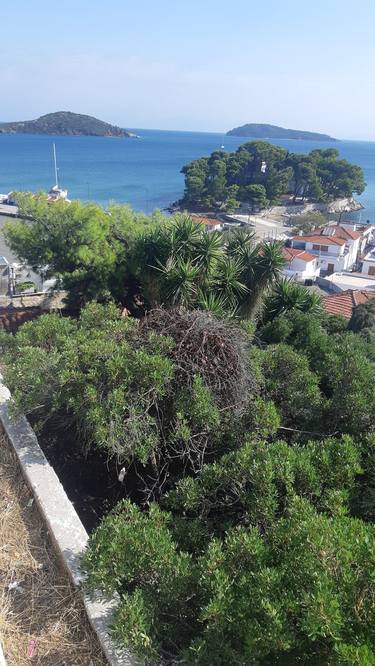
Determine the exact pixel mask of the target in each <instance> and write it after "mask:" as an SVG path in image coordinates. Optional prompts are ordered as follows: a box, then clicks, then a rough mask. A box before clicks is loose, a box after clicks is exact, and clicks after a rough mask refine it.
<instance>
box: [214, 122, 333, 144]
mask: <svg viewBox="0 0 375 666" xmlns="http://www.w3.org/2000/svg"><path fill="white" fill-rule="evenodd" d="M227 135H228V136H248V137H251V138H252V139H304V140H305V141H337V139H334V138H333V137H332V136H329V135H328V134H320V133H319V132H305V131H303V130H294V129H285V127H278V126H277V125H267V124H265V123H246V125H241V126H240V127H235V128H234V129H232V130H229V132H227Z"/></svg>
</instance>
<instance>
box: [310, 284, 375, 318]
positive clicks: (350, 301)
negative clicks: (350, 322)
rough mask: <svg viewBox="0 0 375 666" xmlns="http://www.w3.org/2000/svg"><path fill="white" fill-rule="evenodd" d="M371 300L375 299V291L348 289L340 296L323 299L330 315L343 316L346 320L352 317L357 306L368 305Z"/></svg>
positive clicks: (333, 295)
mask: <svg viewBox="0 0 375 666" xmlns="http://www.w3.org/2000/svg"><path fill="white" fill-rule="evenodd" d="M371 298H375V290H374V291H371V290H368V289H347V290H346V291H342V292H341V293H340V294H332V295H331V296H325V297H324V298H322V303H323V307H324V309H325V311H326V312H328V314H331V315H336V314H338V315H342V316H343V317H345V318H346V319H350V317H351V316H352V312H353V308H354V307H355V306H356V305H360V304H362V303H367V301H369V300H370V299H371Z"/></svg>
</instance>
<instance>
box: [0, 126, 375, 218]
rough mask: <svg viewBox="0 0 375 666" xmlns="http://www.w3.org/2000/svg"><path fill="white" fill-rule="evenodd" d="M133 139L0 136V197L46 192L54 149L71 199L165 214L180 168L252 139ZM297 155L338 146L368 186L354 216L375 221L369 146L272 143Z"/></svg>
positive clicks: (164, 135) (205, 135)
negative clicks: (160, 210)
mask: <svg viewBox="0 0 375 666" xmlns="http://www.w3.org/2000/svg"><path fill="white" fill-rule="evenodd" d="M131 131H132V132H134V133H136V134H137V135H138V136H139V138H137V139H135V138H134V139H133V138H132V139H118V138H111V137H85V136H50V135H48V136H47V135H31V134H0V193H7V192H9V191H12V190H27V191H38V190H47V189H49V188H50V187H51V186H52V185H53V184H54V168H53V143H55V144H56V151H57V160H58V175H59V183H60V186H61V187H63V188H66V189H68V196H69V198H70V199H80V200H82V201H96V202H98V203H100V204H102V205H104V206H107V205H108V204H109V203H110V202H117V203H127V204H129V205H130V206H131V207H132V208H134V209H135V210H137V211H144V212H145V213H150V212H151V211H153V210H154V209H155V208H159V209H166V208H167V207H168V206H170V205H171V204H172V203H174V202H175V201H177V200H178V199H179V198H180V197H181V195H182V193H183V189H184V177H183V174H181V168H182V166H183V165H184V164H186V163H188V162H190V161H191V160H194V159H197V158H198V157H202V156H204V155H209V154H210V153H211V152H212V151H213V150H218V149H220V148H221V147H222V146H223V147H224V148H223V149H224V150H226V151H229V152H230V151H233V150H236V149H237V148H238V147H239V146H240V145H241V144H242V143H245V142H246V141H250V140H251V139H247V138H243V137H233V136H226V135H225V134H220V133H212V132H176V131H165V130H145V129H134V128H133V129H132V130H131ZM271 143H274V144H276V145H280V146H282V147H283V148H286V149H288V150H289V151H291V152H296V153H308V152H310V151H311V150H313V149H314V148H330V147H333V148H337V149H338V150H339V152H340V156H341V157H343V158H345V159H347V160H349V161H350V162H353V163H354V164H358V165H359V166H361V167H362V168H363V170H364V173H365V180H366V182H367V187H366V190H365V192H364V193H363V194H362V195H361V196H360V197H357V198H358V199H359V200H360V201H361V203H362V204H363V206H364V207H365V209H364V210H363V211H361V213H353V214H351V215H350V217H351V218H356V217H357V218H358V217H359V216H360V217H361V220H362V221H366V220H367V219H369V220H370V221H371V222H374V223H375V142H372V141H339V142H327V141H324V142H319V141H299V140H280V141H274V140H273V141H271Z"/></svg>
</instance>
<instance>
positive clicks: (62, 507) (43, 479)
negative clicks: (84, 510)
mask: <svg viewBox="0 0 375 666" xmlns="http://www.w3.org/2000/svg"><path fill="white" fill-rule="evenodd" d="M9 400H10V393H9V391H8V389H7V388H6V387H5V386H4V385H3V384H1V376H0V424H2V426H3V429H4V432H5V434H6V436H7V438H8V440H9V443H10V445H11V446H12V448H13V449H14V451H15V453H16V456H17V458H18V460H19V463H20V466H21V470H22V473H23V476H24V478H25V480H26V482H27V484H28V486H29V487H30V489H31V491H32V493H33V495H34V498H35V501H36V503H37V505H38V508H39V511H40V513H41V515H42V517H43V519H44V521H45V523H46V525H47V528H48V531H49V534H50V536H51V538H52V540H53V541H54V543H55V546H56V548H57V552H58V554H59V555H60V557H61V559H62V562H63V564H64V566H65V568H66V570H67V571H68V573H69V575H70V577H71V579H72V581H73V583H74V585H75V586H76V587H78V586H80V584H81V583H82V582H83V575H82V572H81V570H80V561H81V557H82V555H83V553H84V551H85V548H86V546H87V542H88V534H87V532H86V530H85V528H84V527H83V525H82V523H81V521H80V519H79V517H78V515H77V513H76V511H75V509H74V507H73V505H72V503H71V502H70V500H69V499H68V497H67V495H66V493H65V490H64V488H63V486H62V485H61V483H60V481H59V479H58V477H57V475H56V473H55V471H54V470H53V468H52V467H51V465H50V464H49V463H48V461H47V459H46V457H45V455H44V453H43V451H42V449H41V448H40V446H39V443H38V440H37V437H36V435H35V433H34V431H33V430H32V428H31V426H30V424H29V423H28V421H27V419H26V418H25V416H20V417H17V418H15V417H14V416H13V415H12V413H11V410H10V408H9ZM82 599H83V602H84V606H85V609H86V613H87V617H88V619H89V621H90V624H91V625H92V628H93V630H94V631H95V633H96V635H97V637H98V640H99V643H100V645H101V648H102V650H103V652H104V654H105V656H106V658H107V660H108V662H109V664H110V665H111V666H136V664H139V661H138V660H137V659H136V658H135V657H134V656H133V655H132V654H131V653H130V652H128V651H120V650H119V649H118V648H117V647H116V646H115V645H114V643H113V641H112V640H111V637H110V635H109V627H110V625H111V621H112V616H113V612H114V610H115V608H116V605H117V600H116V598H114V599H113V600H111V601H107V600H105V599H103V598H102V597H101V596H100V595H99V594H98V596H97V599H92V598H89V597H88V596H87V595H85V594H83V593H82ZM1 659H2V656H1V646H0V666H4V664H5V662H4V664H3V662H2V661H1Z"/></svg>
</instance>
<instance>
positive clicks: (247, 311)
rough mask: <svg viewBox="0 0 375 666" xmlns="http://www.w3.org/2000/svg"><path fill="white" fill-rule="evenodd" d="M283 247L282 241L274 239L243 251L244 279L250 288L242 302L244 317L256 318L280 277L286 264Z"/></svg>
mask: <svg viewBox="0 0 375 666" xmlns="http://www.w3.org/2000/svg"><path fill="white" fill-rule="evenodd" d="M282 247H283V245H282V243H281V242H279V241H272V242H270V243H268V242H265V243H260V244H259V245H257V246H255V247H254V248H249V249H246V251H244V252H243V257H244V258H243V261H244V274H243V280H244V282H245V284H246V286H247V287H248V290H249V291H248V293H247V295H246V296H245V298H244V299H243V301H242V304H241V314H242V316H243V318H244V319H254V318H255V317H256V316H257V315H258V314H259V311H260V308H261V305H262V301H263V299H264V297H265V295H266V292H267V290H268V288H269V287H270V286H271V285H272V283H273V282H274V281H275V280H276V279H277V278H278V277H279V275H280V272H281V269H282V267H283V266H284V265H285V258H284V255H283V251H282Z"/></svg>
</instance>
